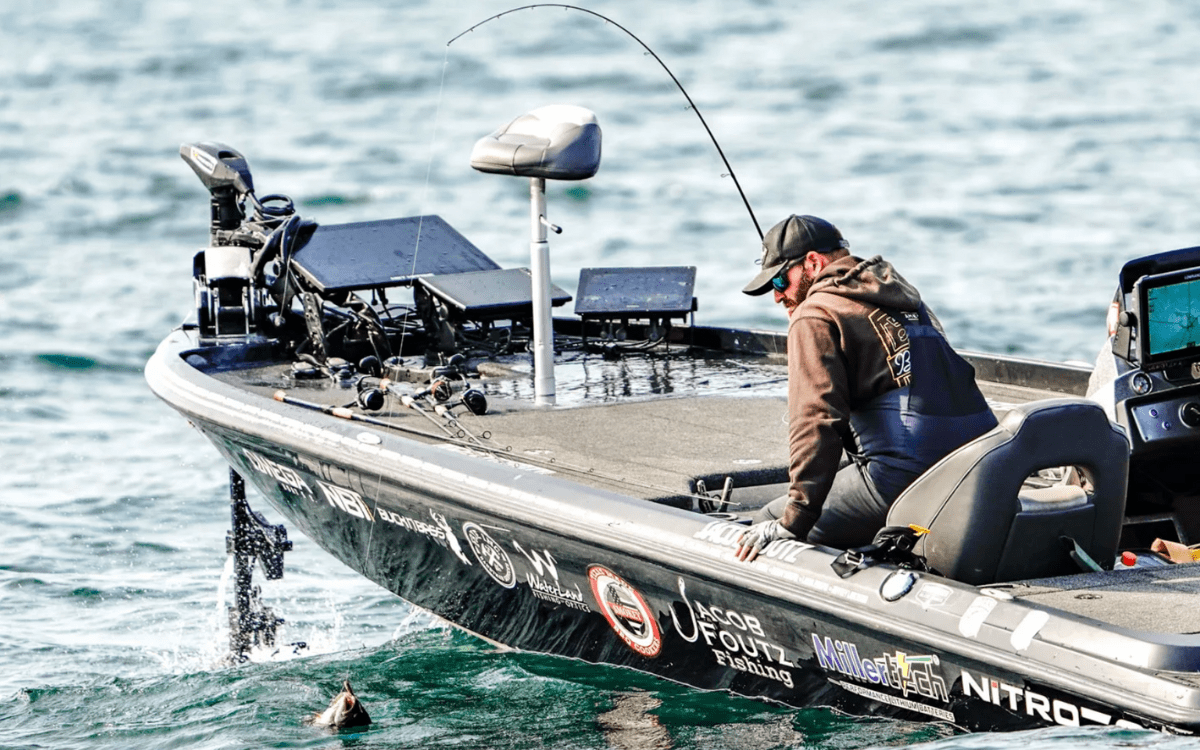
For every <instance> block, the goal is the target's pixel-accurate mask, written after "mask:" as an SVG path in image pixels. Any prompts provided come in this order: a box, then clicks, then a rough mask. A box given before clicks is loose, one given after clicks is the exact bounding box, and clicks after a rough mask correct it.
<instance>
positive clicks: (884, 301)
mask: <svg viewBox="0 0 1200 750" xmlns="http://www.w3.org/2000/svg"><path fill="white" fill-rule="evenodd" d="M826 294H834V295H837V296H839V297H846V298H848V299H852V300H857V301H860V302H865V303H867V304H869V305H875V306H877V307H886V308H892V309H895V310H904V311H913V310H917V309H918V308H919V307H920V306H921V295H920V293H919V292H918V291H917V289H916V287H914V286H913V285H912V284H910V283H908V281H906V280H905V279H904V277H903V276H901V275H900V274H899V273H897V271H896V269H895V268H893V267H892V264H891V263H888V262H887V261H886V260H884V259H883V258H882V257H880V256H878V255H876V256H875V257H874V258H871V259H870V260H862V259H861V258H856V257H854V256H853V255H848V256H846V257H845V258H839V259H837V260H835V261H834V262H832V263H830V264H829V265H827V266H825V268H824V269H822V271H821V273H820V274H819V275H818V276H817V278H816V280H815V281H814V282H813V285H812V288H811V289H810V290H809V291H808V297H807V298H806V299H805V300H804V302H802V303H801V307H803V306H804V304H805V303H807V302H809V301H812V302H813V303H815V304H818V305H819V304H821V302H822V301H821V300H820V297H821V296H822V295H826Z"/></svg>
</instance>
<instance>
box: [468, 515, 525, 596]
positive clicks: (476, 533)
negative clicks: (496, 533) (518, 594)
mask: <svg viewBox="0 0 1200 750" xmlns="http://www.w3.org/2000/svg"><path fill="white" fill-rule="evenodd" d="M462 529H463V536H465V537H466V538H467V544H469V545H470V546H471V551H472V552H474V553H475V559H476V560H478V561H479V567H481V568H483V570H484V572H485V573H487V574H488V575H489V576H491V577H492V580H494V581H495V582H496V583H498V584H500V585H501V586H503V587H504V588H506V589H511V588H512V587H513V586H516V585H517V572H516V570H514V569H513V564H512V560H511V559H509V557H508V553H507V552H505V551H504V548H503V547H501V546H500V544H499V542H497V541H496V540H495V539H492V537H491V535H490V534H488V533H487V532H486V531H484V530H483V527H481V526H480V525H479V524H476V523H472V522H470V521H467V522H466V523H464V524H463V527H462Z"/></svg>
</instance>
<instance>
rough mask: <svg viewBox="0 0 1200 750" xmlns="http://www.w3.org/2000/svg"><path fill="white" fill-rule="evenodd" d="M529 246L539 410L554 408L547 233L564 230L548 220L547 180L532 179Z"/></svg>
mask: <svg viewBox="0 0 1200 750" xmlns="http://www.w3.org/2000/svg"><path fill="white" fill-rule="evenodd" d="M529 199H530V204H531V210H530V220H531V222H532V224H531V227H530V228H531V229H532V236H533V239H532V241H531V242H530V244H529V253H530V256H531V258H530V268H531V271H532V278H531V281H532V282H533V290H532V291H533V394H534V403H536V404H538V405H539V406H553V405H554V321H553V320H552V319H551V317H550V244H549V243H548V242H546V229H547V228H552V229H554V231H555V232H561V231H562V230H561V229H559V228H558V227H556V226H554V225H553V224H551V223H550V222H549V221H547V220H546V180H545V178H542V177H530V178H529Z"/></svg>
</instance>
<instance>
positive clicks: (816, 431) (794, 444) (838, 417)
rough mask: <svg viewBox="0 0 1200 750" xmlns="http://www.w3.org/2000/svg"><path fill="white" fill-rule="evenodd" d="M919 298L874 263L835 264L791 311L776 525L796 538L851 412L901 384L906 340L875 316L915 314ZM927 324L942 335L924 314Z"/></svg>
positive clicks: (806, 526)
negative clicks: (783, 465)
mask: <svg viewBox="0 0 1200 750" xmlns="http://www.w3.org/2000/svg"><path fill="white" fill-rule="evenodd" d="M920 305H921V296H920V294H919V293H918V292H917V290H916V288H914V287H913V286H912V285H911V284H909V283H908V282H907V281H905V280H904V278H903V277H902V276H900V274H898V273H897V272H896V269H894V268H893V267H892V265H891V264H890V263H888V262H887V261H885V260H883V259H882V258H880V257H879V256H875V257H874V258H871V259H870V260H865V261H864V260H862V259H861V258H856V257H854V256H846V257H843V258H839V259H837V260H835V261H833V262H831V263H830V264H829V265H827V266H826V267H825V268H824V269H823V270H822V271H821V272H820V274H819V275H818V276H817V278H816V279H815V280H814V282H813V285H812V288H811V289H810V290H809V292H808V295H807V297H805V299H804V300H803V301H802V302H801V303H800V305H799V306H798V307H797V308H795V309H794V310H793V311H792V315H791V319H790V321H789V323H788V332H787V358H788V439H789V442H790V456H791V457H790V462H789V471H788V473H789V477H790V480H791V486H790V487H789V489H788V498H789V501H788V504H787V508H786V510H785V512H784V514H783V517H782V518H781V519H780V523H782V524H783V526H784V527H785V528H787V529H788V530H789V531H792V532H793V533H795V534H796V535H797V536H798V537H800V538H801V539H803V538H805V537H806V536H807V535H808V532H809V531H810V530H811V529H812V527H813V524H815V523H816V521H817V517H818V516H819V515H820V513H821V507H822V505H824V503H825V498H826V495H828V494H829V489H830V486H831V485H832V484H833V478H834V474H835V473H836V472H837V469H838V463H839V461H840V460H841V456H842V449H843V446H851V447H853V439H852V437H851V434H850V413H851V412H852V411H854V410H855V409H857V408H859V407H861V406H863V405H864V404H866V403H867V402H869V401H871V400H872V399H874V398H876V397H877V396H879V395H881V394H883V393H886V392H888V391H891V390H894V389H896V388H900V387H902V386H905V385H908V378H909V377H910V375H909V371H908V369H907V368H906V367H904V366H902V362H903V356H904V354H905V353H906V350H907V341H908V339H907V336H906V335H904V332H903V327H902V326H901V325H900V324H899V323H897V322H896V321H895V319H894V318H893V317H892V316H890V315H888V314H887V313H885V312H884V311H883V310H880V307H886V308H889V309H891V310H893V311H900V312H915V311H916V310H918V309H919V307H920ZM930 319H931V321H932V322H933V325H934V326H935V327H937V328H938V330H939V331H940V330H941V326H940V325H939V324H938V323H937V320H936V318H934V317H933V314H932V313H930Z"/></svg>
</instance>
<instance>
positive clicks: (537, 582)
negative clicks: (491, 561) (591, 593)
mask: <svg viewBox="0 0 1200 750" xmlns="http://www.w3.org/2000/svg"><path fill="white" fill-rule="evenodd" d="M513 547H514V548H515V549H516V550H517V551H518V552H520V553H521V554H522V555H524V556H525V559H526V560H528V561H529V568H530V569H529V570H527V571H526V572H525V582H526V583H528V584H529V590H530V591H532V592H533V595H534V596H536V597H537V598H538V599H542V600H544V601H548V602H552V603H554V604H561V605H564V606H567V607H571V608H572V609H581V610H585V611H586V610H588V609H589V607H588V605H586V604H584V602H583V590H582V589H580V588H579V584H575V590H574V591H572V590H571V589H569V588H567V587H565V586H563V585H562V583H561V582H560V581H559V580H558V563H557V561H556V560H555V559H554V556H553V555H551V554H550V551H549V550H545V549H543V550H537V549H529V550H526V549H525V548H524V547H522V546H521V545H520V543H518V542H516V541H513Z"/></svg>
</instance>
